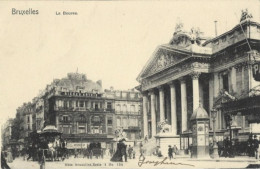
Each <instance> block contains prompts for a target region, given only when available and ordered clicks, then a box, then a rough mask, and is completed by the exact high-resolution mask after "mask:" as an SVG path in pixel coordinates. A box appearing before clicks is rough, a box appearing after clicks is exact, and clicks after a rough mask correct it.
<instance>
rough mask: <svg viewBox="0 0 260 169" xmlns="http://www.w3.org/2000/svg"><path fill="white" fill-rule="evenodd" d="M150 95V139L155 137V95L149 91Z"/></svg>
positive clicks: (152, 91)
mask: <svg viewBox="0 0 260 169" xmlns="http://www.w3.org/2000/svg"><path fill="white" fill-rule="evenodd" d="M149 92H150V94H151V123H152V125H151V126H152V137H154V136H155V135H156V126H157V125H156V112H155V94H154V90H150V91H149Z"/></svg>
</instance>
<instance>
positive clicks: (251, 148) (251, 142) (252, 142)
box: [247, 135, 259, 159]
mask: <svg viewBox="0 0 260 169" xmlns="http://www.w3.org/2000/svg"><path fill="white" fill-rule="evenodd" d="M247 146H248V155H249V157H255V158H256V159H259V140H258V139H257V136H256V135H254V139H253V136H252V135H250V136H249V139H248V141H247Z"/></svg>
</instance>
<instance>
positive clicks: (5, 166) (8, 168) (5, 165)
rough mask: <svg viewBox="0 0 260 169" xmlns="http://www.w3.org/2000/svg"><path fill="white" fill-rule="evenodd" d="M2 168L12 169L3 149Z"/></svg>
mask: <svg viewBox="0 0 260 169" xmlns="http://www.w3.org/2000/svg"><path fill="white" fill-rule="evenodd" d="M1 168H2V169H10V167H9V166H8V164H7V162H6V159H5V155H4V153H3V152H2V151H1Z"/></svg>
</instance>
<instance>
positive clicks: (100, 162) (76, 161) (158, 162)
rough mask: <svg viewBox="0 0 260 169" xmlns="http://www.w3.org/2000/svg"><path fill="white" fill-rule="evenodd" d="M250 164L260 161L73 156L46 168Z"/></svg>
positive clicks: (25, 165) (32, 167)
mask: <svg viewBox="0 0 260 169" xmlns="http://www.w3.org/2000/svg"><path fill="white" fill-rule="evenodd" d="M8 164H9V166H10V167H11V168H12V169H37V168H40V165H39V163H38V162H34V161H24V160H23V159H22V158H17V159H15V160H14V161H13V162H12V163H8ZM250 164H253V165H256V164H257V165H260V162H259V161H256V160H255V159H254V158H249V157H235V158H219V159H217V160H213V159H191V158H187V157H186V158H177V159H172V160H169V159H167V158H158V157H154V156H147V157H146V158H145V159H142V160H139V159H128V162H110V159H109V158H104V159H86V158H85V159H83V158H73V157H71V158H69V159H65V160H64V161H63V162H61V161H55V162H50V161H47V162H46V163H45V168H46V169H52V168H53V169H54V168H73V169H74V168H75V169H81V168H141V167H142V168H246V167H247V166H248V165H250Z"/></svg>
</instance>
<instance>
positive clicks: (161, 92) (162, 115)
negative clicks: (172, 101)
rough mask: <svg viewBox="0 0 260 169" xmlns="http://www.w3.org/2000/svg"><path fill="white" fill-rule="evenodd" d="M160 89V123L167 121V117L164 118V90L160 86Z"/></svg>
mask: <svg viewBox="0 0 260 169" xmlns="http://www.w3.org/2000/svg"><path fill="white" fill-rule="evenodd" d="M158 89H159V97H160V121H164V120H165V116H164V112H165V111H164V90H163V87H162V86H160V87H158Z"/></svg>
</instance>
